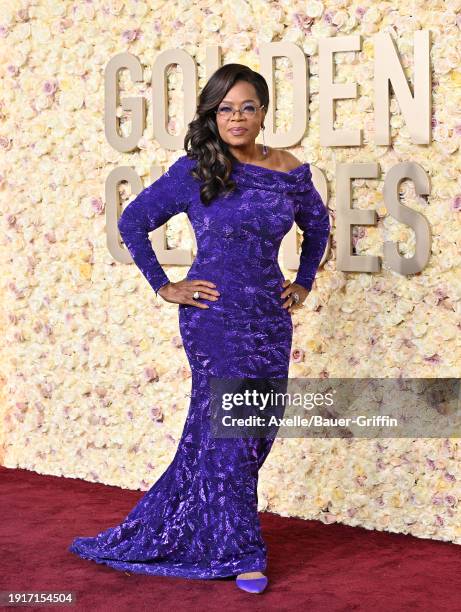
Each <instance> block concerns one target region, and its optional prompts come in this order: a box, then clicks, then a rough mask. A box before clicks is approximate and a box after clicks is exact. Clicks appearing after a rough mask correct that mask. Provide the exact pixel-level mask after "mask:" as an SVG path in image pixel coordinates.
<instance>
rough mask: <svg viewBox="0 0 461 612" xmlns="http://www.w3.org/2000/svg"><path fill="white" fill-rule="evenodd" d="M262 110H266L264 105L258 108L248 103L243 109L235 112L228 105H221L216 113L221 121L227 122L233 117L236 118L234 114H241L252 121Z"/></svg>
mask: <svg viewBox="0 0 461 612" xmlns="http://www.w3.org/2000/svg"><path fill="white" fill-rule="evenodd" d="M261 108H264V104H261V106H259V107H257V106H255V105H254V104H251V103H246V104H244V105H243V106H242V107H241V108H238V109H235V110H234V109H233V108H232V107H231V106H229V105H228V104H221V106H219V107H218V109H217V110H216V111H215V113H216V115H217V116H218V117H220V118H221V119H226V120H229V119H230V118H231V117H233V116H234V113H237V112H240V114H241V115H243V116H244V117H248V118H250V119H251V118H252V117H254V116H255V115H256V113H257V111H258V110H259V109H261Z"/></svg>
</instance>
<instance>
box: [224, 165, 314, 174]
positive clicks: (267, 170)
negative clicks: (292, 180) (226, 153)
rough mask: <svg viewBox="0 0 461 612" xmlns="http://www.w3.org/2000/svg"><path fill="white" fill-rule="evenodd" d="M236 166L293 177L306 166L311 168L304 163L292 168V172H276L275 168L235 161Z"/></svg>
mask: <svg viewBox="0 0 461 612" xmlns="http://www.w3.org/2000/svg"><path fill="white" fill-rule="evenodd" d="M234 164H235V165H236V166H241V167H242V168H243V167H245V168H248V169H249V170H253V169H254V170H256V171H264V172H271V173H273V174H276V175H282V176H291V175H292V174H295V173H296V172H299V170H301V169H302V168H305V167H306V166H309V163H308V162H304V163H302V164H300V165H299V166H296V168H292V169H291V170H274V169H273V168H267V167H266V166H259V165H258V164H251V163H249V162H238V161H235V162H234Z"/></svg>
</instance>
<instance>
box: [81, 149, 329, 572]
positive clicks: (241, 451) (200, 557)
mask: <svg viewBox="0 0 461 612" xmlns="http://www.w3.org/2000/svg"><path fill="white" fill-rule="evenodd" d="M195 164H196V161H195V160H193V159H190V158H189V157H188V156H187V155H183V156H181V157H180V158H179V159H178V160H177V161H176V162H175V163H173V164H172V166H171V167H170V168H169V170H168V171H167V172H166V173H165V174H164V175H163V176H161V177H160V178H159V179H158V180H156V181H155V182H154V183H152V184H151V185H150V186H149V187H147V188H146V189H144V190H143V191H142V192H141V193H140V194H139V195H138V196H137V197H136V198H135V199H134V200H133V201H132V202H131V203H130V204H129V205H128V206H127V207H126V209H125V210H124V211H123V213H122V215H121V217H120V220H119V224H118V227H119V230H120V234H121V236H122V239H123V241H124V243H125V245H126V247H127V248H128V250H129V251H130V253H131V255H132V257H133V260H134V262H135V264H136V265H137V266H138V268H139V269H140V270H141V272H142V273H143V274H144V276H145V277H146V279H147V280H148V282H149V283H150V285H151V286H152V288H153V289H154V291H156V292H157V291H158V289H159V288H160V287H161V286H162V285H164V284H165V283H167V282H168V277H167V276H166V274H165V272H164V271H163V269H162V267H161V266H160V265H159V263H158V260H157V258H156V256H155V253H154V251H153V250H152V246H151V243H150V240H149V238H148V232H151V231H153V230H154V229H156V228H157V227H160V226H161V225H163V224H164V223H165V222H166V221H167V220H168V219H170V218H171V217H172V216H173V215H175V214H177V213H180V212H185V213H187V215H188V217H189V219H190V221H191V223H192V226H193V228H194V232H195V236H196V240H197V246H198V250H197V256H196V258H195V260H194V262H193V264H192V266H191V268H190V270H189V272H188V274H187V278H189V279H205V280H209V281H212V282H214V283H215V284H216V288H217V289H218V291H220V293H221V296H220V297H219V299H218V301H216V302H213V301H206V303H207V304H209V306H210V307H209V308H208V309H201V308H197V307H195V306H190V305H184V304H180V305H179V306H178V313H179V326H180V332H181V336H182V340H183V345H184V348H185V351H186V354H187V357H188V360H189V363H190V367H191V371H192V391H191V399H190V405H189V410H188V414H187V418H186V422H185V425H184V429H183V432H182V436H181V439H180V441H179V444H178V448H177V451H176V454H175V456H174V459H173V461H172V463H171V464H170V465H169V467H168V468H167V469H166V470H165V472H164V473H163V474H162V475H161V476H160V478H159V479H158V480H157V481H156V482H155V483H154V484H153V486H152V487H151V488H150V490H148V491H147V492H146V493H145V494H144V496H143V497H142V498H141V499H140V500H139V502H138V503H137V504H136V506H135V507H134V508H133V509H132V510H131V512H130V513H129V514H128V515H127V516H126V518H125V519H124V520H123V521H122V522H121V523H120V524H119V525H116V526H114V527H109V528H108V529H106V530H104V531H102V532H101V533H99V534H98V535H96V536H94V537H77V538H75V539H74V541H73V542H72V544H71V546H70V548H69V550H70V551H71V552H73V553H76V554H77V555H79V556H80V557H83V558H85V559H91V560H93V561H96V562H97V563H105V564H106V565H109V566H111V567H113V568H115V569H117V570H127V571H131V572H134V573H140V574H153V575H162V576H182V577H185V578H216V577H219V576H233V575H237V574H239V573H243V572H249V571H262V572H263V571H264V570H265V569H266V562H267V556H266V555H267V550H266V545H265V543H264V540H263V538H262V535H261V528H260V522H259V517H258V510H257V506H258V497H257V483H258V470H259V468H260V467H261V466H262V464H263V463H264V461H265V459H266V457H267V455H268V453H269V451H270V449H271V446H272V443H273V438H259V439H257V438H215V437H213V436H212V435H210V427H211V423H210V420H209V412H208V411H209V408H210V381H209V377H210V376H218V377H222V378H226V377H249V378H257V377H281V378H286V377H288V365H289V358H290V350H291V341H292V331H293V327H292V319H291V316H292V315H290V314H289V313H288V311H287V310H286V309H284V308H282V303H283V301H282V300H281V299H280V293H281V291H282V283H283V280H284V277H283V274H282V272H281V270H280V267H279V265H278V262H277V258H278V251H279V247H280V243H281V241H282V238H283V237H284V235H285V234H286V233H287V232H288V231H289V230H290V228H291V227H292V225H293V221H295V222H296V223H297V224H298V225H299V227H300V228H301V229H302V230H303V232H304V234H303V243H302V250H301V257H300V266H299V269H298V273H297V276H296V282H297V283H299V284H300V285H303V286H304V287H306V288H308V289H310V288H311V285H312V282H313V280H314V277H315V274H316V271H317V268H318V266H319V263H320V260H321V258H322V256H323V253H324V250H325V246H326V243H327V240H328V235H329V230H330V223H329V217H328V212H327V209H326V207H325V205H324V204H323V202H322V200H321V198H320V195H319V194H318V192H317V191H316V189H315V187H314V186H313V184H312V178H311V170H310V167H309V164H307V163H306V164H302V165H301V166H299V167H298V168H295V169H294V170H291V171H289V172H281V171H277V170H270V169H268V168H263V167H261V166H257V165H254V164H246V163H235V164H234V167H233V178H234V179H235V181H236V182H237V188H236V190H235V191H234V192H233V193H232V194H231V195H229V196H227V197H224V196H222V195H220V196H219V197H218V198H216V199H215V200H214V201H213V202H212V204H211V205H209V206H205V205H203V204H202V203H201V201H200V194H199V183H198V182H197V181H196V180H195V179H194V178H193V177H191V176H190V174H189V170H190V169H191V168H192V167H193V166H195ZM149 316H150V315H149Z"/></svg>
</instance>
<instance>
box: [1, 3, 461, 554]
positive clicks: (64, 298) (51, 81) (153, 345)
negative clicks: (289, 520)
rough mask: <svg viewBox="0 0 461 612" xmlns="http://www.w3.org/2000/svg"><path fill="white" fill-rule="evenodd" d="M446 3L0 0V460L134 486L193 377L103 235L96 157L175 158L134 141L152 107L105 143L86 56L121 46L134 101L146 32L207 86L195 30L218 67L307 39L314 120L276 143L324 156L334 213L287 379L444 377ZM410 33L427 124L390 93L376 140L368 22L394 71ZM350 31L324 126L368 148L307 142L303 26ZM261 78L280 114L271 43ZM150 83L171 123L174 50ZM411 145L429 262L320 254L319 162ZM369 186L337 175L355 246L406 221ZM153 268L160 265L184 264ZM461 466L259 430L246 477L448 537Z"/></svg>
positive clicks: (388, 443)
mask: <svg viewBox="0 0 461 612" xmlns="http://www.w3.org/2000/svg"><path fill="white" fill-rule="evenodd" d="M460 9H461V1H460V0H451V1H445V2H442V1H437V0H432V1H429V2H425V3H424V4H421V5H419V6H416V5H415V4H414V3H409V4H406V3H399V4H397V3H395V2H367V1H364V2H359V1H357V2H350V1H348V0H336V1H335V0H330V1H328V2H320V1H315V0H314V1H311V2H296V1H293V0H290V1H288V0H280V1H274V2H261V1H259V0H253V1H251V2H243V1H242V0H232V1H229V2H214V1H212V0H194V1H192V0H182V1H179V2H173V3H171V2H160V1H155V2H141V1H134V0H132V1H129V0H126V1H124V0H114V1H108V0H100V1H98V0H95V1H91V0H88V1H87V2H74V1H59V2H58V1H57V0H54V1H51V0H49V1H45V0H36V1H27V0H16V1H15V0H9V1H8V0H5V1H4V2H2V11H1V15H0V41H1V43H0V58H1V59H0V71H1V80H2V87H1V91H0V118H1V124H0V125H1V127H0V147H1V149H2V153H3V155H2V158H3V163H2V167H1V169H0V172H1V175H0V194H1V217H0V219H1V224H2V232H1V261H2V275H1V283H2V292H1V295H2V298H1V303H2V322H1V326H2V337H3V343H2V359H1V365H0V368H1V378H0V380H1V385H2V390H1V393H2V405H1V406H2V407H1V410H2V415H1V423H2V428H1V430H0V431H1V463H2V464H3V465H5V466H8V467H21V468H26V469H30V470H34V471H36V472H39V473H43V474H56V475H62V476H65V477H76V478H77V477H78V478H83V479H86V480H89V481H95V482H103V483H107V484H112V485H119V486H121V487H126V488H140V489H142V490H147V489H148V488H149V487H150V486H151V485H152V484H153V483H154V482H155V480H156V479H157V478H158V477H159V476H160V475H161V474H162V472H163V471H164V470H165V469H166V467H167V466H168V464H169V463H170V461H171V460H172V458H173V455H174V452H175V450H176V447H177V442H178V440H179V437H180V434H181V431H182V427H183V424H184V420H185V417H186V412H187V408H188V404H189V393H190V387H191V380H190V371H189V367H188V363H187V359H186V357H185V353H184V351H183V349H182V346H181V339H180V335H179V327H178V322H177V306H176V305H173V304H168V303H166V302H163V301H162V300H161V298H159V299H156V298H155V295H154V293H153V292H152V290H151V289H150V287H149V286H148V284H147V282H146V281H145V279H144V278H143V277H142V275H141V273H140V272H139V270H137V268H136V267H135V266H134V265H125V264H121V263H119V262H116V261H114V258H113V257H112V255H111V254H110V253H109V252H108V249H107V246H106V225H105V201H104V182H105V179H106V177H107V175H108V174H109V172H110V171H111V170H112V169H113V168H114V167H117V166H121V165H129V166H132V167H133V168H135V169H136V171H137V172H138V173H139V175H140V176H141V177H142V178H143V180H144V185H145V186H147V184H149V182H150V180H149V171H150V167H151V165H152V164H157V165H159V166H161V167H162V168H163V170H166V169H167V168H168V166H169V165H171V163H173V161H174V160H175V159H176V158H177V157H178V156H179V155H181V154H182V151H178V152H176V151H175V152H172V151H165V150H162V149H161V148H160V147H159V146H158V145H157V143H156V142H155V140H154V139H153V138H151V134H152V131H151V126H152V113H151V112H149V113H148V116H147V125H146V130H145V132H144V136H143V138H142V139H141V141H140V142H139V150H138V151H134V152H132V153H118V152H117V151H114V150H113V149H112V148H111V147H110V146H109V145H108V143H107V142H106V139H105V135H104V130H103V115H104V69H105V66H106V64H107V62H108V61H109V59H110V58H111V57H113V56H114V55H115V54H116V53H119V52H121V51H130V52H131V53H133V54H135V55H136V56H137V57H139V59H140V61H141V62H142V64H143V66H144V68H145V79H144V83H136V84H131V83H129V82H128V79H127V77H126V76H125V75H124V77H123V78H122V95H133V94H136V93H137V94H139V95H145V96H146V97H147V100H148V105H149V99H150V92H151V90H150V85H149V83H150V74H151V66H152V63H153V61H154V59H155V57H156V55H157V54H158V53H159V52H160V51H162V50H165V49H168V48H177V47H179V48H182V49H184V50H185V51H187V52H188V53H189V54H190V55H191V56H192V57H193V58H194V59H195V61H196V63H197V65H198V73H199V86H200V87H203V85H204V83H205V82H206V72H205V49H206V46H207V45H212V44H217V45H220V46H221V48H222V53H223V62H224V63H229V62H240V63H244V64H246V65H249V66H251V67H252V68H254V69H256V70H258V69H259V63H258V44H260V43H261V42H262V41H264V42H267V41H282V40H289V41H291V42H294V43H295V44H297V45H299V46H300V47H301V48H302V49H303V50H304V52H305V54H306V55H307V56H308V57H309V70H310V94H311V95H310V107H309V108H310V113H311V116H310V125H309V129H308V130H307V131H306V134H305V136H304V138H303V140H302V141H301V142H300V143H299V145H298V146H297V147H294V148H293V149H292V151H293V153H294V154H295V155H297V156H298V157H299V158H300V159H301V160H302V161H308V162H310V163H311V164H312V165H313V166H317V167H318V168H320V169H321V170H322V171H323V172H324V174H325V176H326V178H327V180H328V182H329V186H330V197H329V200H328V206H329V209H330V211H331V217H332V221H333V230H332V242H331V252H330V255H329V259H328V261H327V262H326V263H325V265H324V267H323V268H322V269H321V271H320V272H319V274H318V277H317V282H316V286H315V290H314V291H313V292H312V293H311V294H310V295H309V297H308V299H307V302H306V305H305V307H304V309H303V310H302V311H300V312H299V313H297V314H296V315H295V316H294V326H295V329H294V338H293V354H292V362H291V366H290V376H292V377H294V376H299V377H316V376H322V377H341V376H348V377H398V376H404V377H459V375H460V365H461V347H460V337H461V335H460V327H461V325H460V314H461V302H460V298H461V275H460V265H459V264H460V255H459V253H460V234H461V232H460V214H461V213H460V210H461V179H460V177H461V172H460V170H461V168H460V165H461V164H460V156H459V148H458V147H459V139H460V134H461V117H460V110H459V109H460V108H461V100H460V97H461V96H460V85H461V72H460V69H459V65H460V50H459V27H460V23H461V17H460ZM261 15H264V20H263V21H262V22H261V17H260V16H261ZM418 29H427V30H430V31H431V36H432V38H431V40H432V45H431V63H432V71H433V73H432V76H433V80H432V82H433V91H432V95H433V117H432V127H433V132H432V136H433V141H432V143H431V144H430V145H427V146H421V145H414V144H412V142H411V140H410V138H409V135H408V131H407V129H406V126H405V124H404V121H403V118H402V116H401V115H400V113H399V108H398V104H397V103H396V102H395V100H394V101H393V102H392V104H391V113H392V114H391V128H392V146H390V147H375V145H374V143H373V138H372V132H373V107H372V100H373V80H372V74H373V45H372V38H371V37H372V35H373V34H374V33H377V32H383V31H386V32H389V33H390V34H391V35H392V37H393V38H394V40H395V42H396V44H397V47H398V49H399V52H400V54H401V56H402V62H403V65H404V68H405V71H406V74H407V77H408V78H411V72H412V57H413V56H412V53H413V33H414V32H415V31H416V30H418ZM351 33H354V34H357V33H359V34H362V35H363V45H362V50H361V51H360V52H357V53H338V54H336V56H335V63H336V66H335V69H336V74H337V77H336V79H337V81H338V82H346V81H351V82H353V81H356V82H357V83H358V91H359V96H358V100H341V101H339V102H337V103H336V113H337V121H336V124H335V125H336V127H342V126H344V125H350V124H353V125H354V126H356V125H360V127H362V128H363V130H364V136H365V141H364V145H363V146H362V147H344V148H341V147H333V148H322V147H320V145H319V107H318V88H319V80H318V41H319V39H321V38H323V37H328V36H342V35H348V34H351ZM276 78H277V87H278V92H279V94H278V101H277V104H278V110H277V127H278V129H280V130H283V129H284V127H286V126H287V125H288V124H289V122H290V116H291V107H290V101H291V91H292V85H293V82H292V80H291V74H290V65H289V63H288V62H287V61H285V60H284V59H283V58H280V59H277V61H276ZM168 85H169V96H170V112H171V119H170V124H169V126H168V127H169V130H170V131H171V132H172V133H177V132H178V131H179V130H180V129H181V128H182V127H183V126H182V125H181V116H182V113H181V108H182V89H181V88H182V75H181V71H180V70H179V69H177V67H175V66H171V67H170V69H169V73H168ZM123 128H124V129H126V130H129V123H128V122H127V123H126V125H125V124H124V126H123ZM370 135H371V136H370ZM407 160H413V161H416V162H418V163H420V164H421V165H422V167H423V168H424V169H425V171H426V172H427V173H428V175H429V176H430V182H431V193H430V195H429V197H428V198H427V202H426V203H423V204H421V203H417V202H418V201H417V200H416V198H415V192H414V189H413V187H412V185H411V183H409V182H408V181H406V182H405V183H403V184H402V201H403V202H404V203H405V204H407V205H408V206H410V207H414V208H416V209H418V210H420V211H421V212H422V213H423V214H424V215H425V216H426V218H427V219H428V221H429V223H430V226H431V231H432V254H431V258H430V261H429V264H428V265H427V267H426V268H425V269H424V271H423V272H422V273H420V274H418V275H416V276H413V277H403V276H400V275H398V274H395V273H393V272H392V271H390V270H388V269H386V268H385V267H383V270H382V272H380V273H377V274H362V273H343V272H341V271H337V270H336V267H335V224H334V219H335V181H334V178H335V165H336V164H337V163H338V162H343V161H354V162H361V161H379V163H380V167H381V171H382V174H383V175H384V174H385V172H386V170H387V169H388V168H389V167H391V166H392V165H394V164H395V163H397V162H399V161H407ZM381 191H382V181H381V180H372V181H371V180H361V181H359V180H356V181H354V198H355V200H356V205H359V206H360V207H362V208H372V209H376V210H377V212H378V216H379V222H378V224H377V226H376V227H372V226H371V227H370V226H368V227H366V226H362V227H356V228H355V231H354V237H353V242H354V246H355V249H356V253H357V254H381V253H382V242H383V239H384V238H385V239H390V240H398V241H399V242H400V248H401V250H402V251H403V252H408V253H411V252H412V249H413V247H414V244H413V242H414V241H413V232H412V231H411V230H410V228H408V227H406V226H404V225H400V224H399V223H397V222H396V221H395V220H393V219H392V218H391V217H390V216H388V215H386V210H385V208H384V205H383V201H382V192H381ZM125 198H126V199H130V198H131V196H130V194H129V192H128V189H127V190H126V193H125ZM168 237H169V242H170V245H171V246H175V245H178V246H179V245H184V246H186V247H187V246H190V245H191V236H190V234H189V229H188V227H187V225H186V222H185V218H184V215H179V216H177V217H175V218H174V219H172V220H171V222H169V224H168ZM165 270H166V272H167V274H168V275H169V277H170V279H171V280H173V281H175V280H179V279H180V278H183V277H184V275H185V273H186V271H187V269H186V268H183V267H177V266H165ZM287 276H288V277H289V278H293V277H294V275H293V274H292V273H291V272H287ZM146 313H147V316H146ZM146 319H147V321H148V322H147V324H146ZM460 481H461V442H460V440H459V439H457V438H450V439H430V438H426V439H380V440H367V439H330V440H319V439H316V440H311V439H295V438H291V439H277V440H276V443H275V445H274V447H273V450H272V452H271V454H270V456H269V458H268V460H267V461H266V463H265V465H264V466H263V468H262V470H261V473H260V483H259V508H260V510H269V511H272V512H276V513H279V514H281V515H286V516H301V517H304V518H308V519H319V520H321V521H324V522H334V521H339V522H342V523H347V524H349V525H361V526H363V527H366V528H370V529H384V530H388V531H393V532H405V533H411V534H414V535H415V536H420V537H432V538H435V539H442V540H450V541H453V542H456V543H461V526H460V525H461V521H460V503H459V499H460V497H461V486H460Z"/></svg>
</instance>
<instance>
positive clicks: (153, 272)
mask: <svg viewBox="0 0 461 612" xmlns="http://www.w3.org/2000/svg"><path fill="white" fill-rule="evenodd" d="M185 179H186V173H185V163H184V157H182V158H179V159H178V160H177V161H176V162H174V163H173V164H172V165H171V166H170V168H169V169H168V170H167V172H165V173H164V174H163V175H162V176H161V177H160V178H158V179H157V180H156V181H154V182H153V183H152V184H151V185H149V186H148V187H146V188H145V189H143V191H141V192H140V193H139V194H138V195H137V196H136V197H135V199H134V200H133V201H132V202H130V203H129V204H128V206H127V207H126V208H125V210H124V211H123V212H122V214H121V215H120V218H119V220H118V223H117V226H118V229H119V232H120V235H121V237H122V239H123V242H124V243H125V245H126V247H127V249H128V251H129V252H130V254H131V256H132V258H133V261H134V263H135V264H136V266H137V267H138V268H139V269H140V270H141V272H142V273H143V275H144V276H145V277H146V279H147V281H148V282H149V284H150V285H151V287H152V288H153V289H154V291H155V294H156V295H157V293H158V290H159V289H160V288H161V287H163V285H165V284H166V283H168V282H169V278H168V276H167V275H166V274H165V271H164V270H163V268H162V266H161V265H160V263H159V261H158V259H157V256H156V255H155V252H154V250H153V248H152V244H151V242H150V239H149V232H152V231H154V230H155V229H157V228H158V227H161V226H162V225H163V224H164V223H166V222H167V221H168V219H170V218H171V217H173V216H174V215H176V214H178V213H180V212H186V210H187V207H188V202H187V198H186V197H185V195H184V192H185V190H184V187H185V185H184V181H185Z"/></svg>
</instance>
